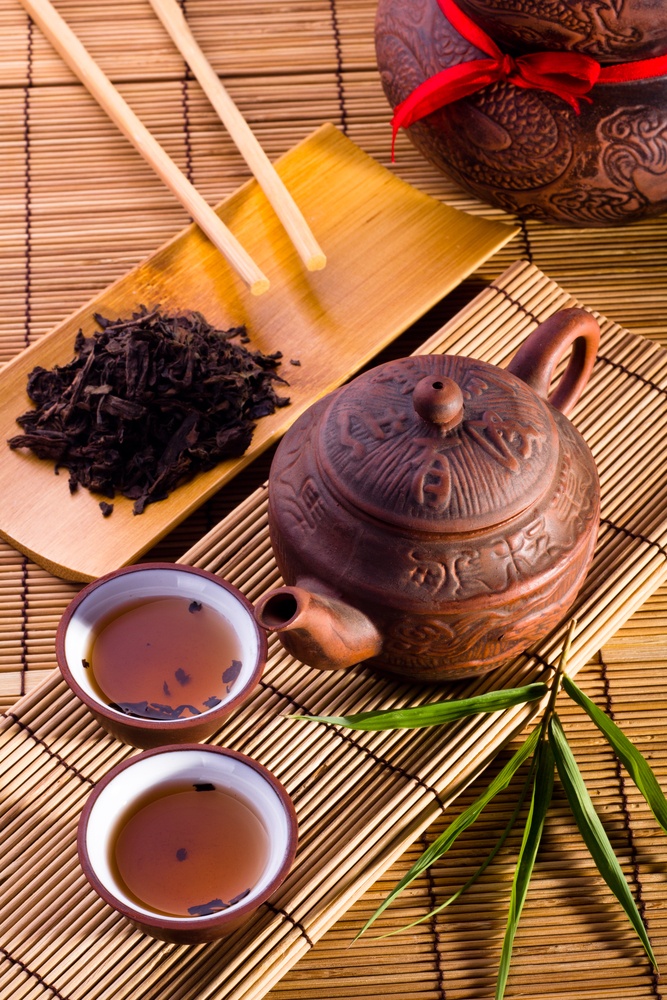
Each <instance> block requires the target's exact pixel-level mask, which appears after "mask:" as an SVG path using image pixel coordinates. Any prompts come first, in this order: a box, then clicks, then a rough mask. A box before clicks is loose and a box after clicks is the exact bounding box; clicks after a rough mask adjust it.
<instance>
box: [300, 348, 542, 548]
mask: <svg viewBox="0 0 667 1000" xmlns="http://www.w3.org/2000/svg"><path fill="white" fill-rule="evenodd" d="M558 449H559V445H558V431H557V428H556V425H555V422H554V420H553V418H552V416H551V413H550V407H549V405H548V404H547V403H546V402H545V401H544V400H543V399H541V398H540V397H539V396H538V395H537V394H536V393H535V392H534V391H533V390H532V389H530V388H529V387H528V386H527V385H526V384H525V382H523V381H522V380H521V379H520V378H518V377H517V376H515V375H512V374H511V373H510V372H508V371H506V370H503V369H501V368H497V367H495V366H494V365H491V364H487V363H486V362H484V361H477V360H474V359H471V358H465V357H458V356H455V355H438V354H431V355H413V356H411V357H409V358H403V359H400V360H398V361H390V362H387V363H386V364H383V365H379V366H377V367H376V368H374V369H372V370H370V371H368V372H366V373H364V374H363V375H360V376H358V377H357V378H356V379H354V380H353V381H352V382H350V383H349V384H348V385H347V386H344V387H343V388H342V389H340V390H339V391H338V392H336V393H335V394H334V395H333V398H332V401H331V403H330V404H329V406H328V408H327V410H326V411H325V413H324V414H323V419H322V423H321V425H320V431H319V448H318V462H319V465H320V469H321V472H322V474H323V475H324V476H325V478H326V479H327V480H328V482H329V485H330V487H331V488H332V489H333V491H334V493H335V494H338V497H339V499H340V500H341V501H342V502H343V503H345V504H347V505H351V506H353V507H354V508H356V509H357V510H358V511H361V512H362V513H365V514H367V515H370V516H372V517H374V518H377V519H379V520H381V521H384V522H386V523H389V524H393V525H396V526H399V527H403V528H405V527H409V528H412V529H417V530H422V531H437V532H442V531H446V532H466V533H467V532H470V531H476V530H480V529H485V528H490V527H492V526H494V525H499V524H501V523H502V522H505V521H508V520H509V519H511V518H514V517H516V516H517V515H519V514H520V513H521V512H522V511H524V510H526V509H527V508H528V507H530V506H532V505H533V504H536V503H537V502H538V501H539V500H540V498H541V497H542V496H543V495H544V494H545V493H546V491H547V490H548V489H549V486H550V484H551V482H552V480H553V477H554V474H555V470H556V468H557V460H558Z"/></svg>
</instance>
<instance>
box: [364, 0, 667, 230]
mask: <svg viewBox="0 0 667 1000" xmlns="http://www.w3.org/2000/svg"><path fill="white" fill-rule="evenodd" d="M375 37H376V51H377V60H378V67H379V70H380V74H381V79H382V84H383V87H384V90H385V93H386V95H387V98H388V100H389V102H390V104H391V105H392V107H393V108H394V118H393V127H394V131H395V132H396V131H397V130H398V128H400V127H404V128H406V129H407V131H408V134H409V137H410V139H411V141H412V142H413V143H414V145H415V146H416V147H417V149H419V150H420V152H421V153H423V155H424V156H425V157H426V158H427V159H429V160H430V161H431V162H432V163H434V164H435V165H436V166H437V167H438V168H439V169H441V170H442V171H443V172H445V173H446V174H448V175H449V176H451V177H452V178H453V179H454V180H456V181H457V182H458V183H459V184H460V185H461V186H462V187H463V188H465V189H467V190H468V191H470V192H472V193H473V194H474V195H475V196H477V197H478V198H481V199H482V200H484V201H487V202H490V203H492V204H494V205H497V206H499V207H500V208H502V209H504V210H506V211H510V212H516V213H518V214H520V215H523V216H525V217H532V218H536V219H539V220H541V221H544V222H552V223H554V222H555V223H557V224H560V225H565V226H609V225H619V224H623V223H627V222H632V221H635V220H637V219H640V218H643V217H647V216H651V215H656V214H658V213H660V212H663V211H665V209H666V208H667V0H576V2H573V0H379V5H378V11H377V19H376V36H375Z"/></svg>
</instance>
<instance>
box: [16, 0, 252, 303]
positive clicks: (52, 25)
mask: <svg viewBox="0 0 667 1000" xmlns="http://www.w3.org/2000/svg"><path fill="white" fill-rule="evenodd" d="M20 2H21V3H22V4H23V7H24V8H25V10H26V11H27V12H28V14H29V15H30V17H31V18H32V20H33V21H34V22H35V24H37V25H38V27H39V28H40V30H41V31H42V32H43V34H44V35H45V36H46V38H47V39H48V40H49V42H50V43H51V45H52V46H53V47H54V49H55V50H56V52H58V54H59V55H60V56H61V57H62V59H63V60H64V61H65V62H66V63H67V65H68V66H69V68H70V69H71V70H72V72H73V73H75V74H76V76H78V78H79V79H80V80H81V82H82V83H83V84H84V86H85V87H86V88H87V90H88V91H89V92H90V93H91V94H92V96H93V97H94V98H95V100H96V101H97V102H98V104H99V105H100V107H101V108H102V109H103V110H104V111H105V112H106V113H107V114H108V115H109V117H110V118H111V120H112V121H113V122H114V123H115V124H116V125H117V126H118V128H119V129H120V130H121V132H122V133H123V135H124V136H125V137H126V138H127V139H129V140H130V142H131V143H132V144H133V146H134V147H135V148H136V149H137V150H138V152H139V153H141V155H142V156H143V158H144V159H145V160H146V161H147V162H148V163H149V164H150V165H151V167H152V168H153V169H154V170H155V172H156V174H157V175H158V176H159V177H160V178H161V179H162V180H163V181H164V183H165V184H166V185H167V187H168V188H169V189H170V190H171V191H172V192H173V194H175V195H176V197H177V198H178V200H179V201H180V202H181V204H182V205H183V207H184V208H185V209H186V211H187V212H188V214H189V215H190V217H191V218H192V219H194V221H195V222H196V223H197V225H198V226H199V227H200V229H202V230H203V232H204V233H206V235H207V236H208V238H209V239H210V240H211V242H212V243H213V244H214V245H215V246H216V247H217V248H218V249H219V250H220V251H221V253H222V254H224V256H225V257H226V258H227V260H228V261H229V263H230V264H231V265H232V267H233V268H234V269H235V270H236V271H237V272H238V274H239V275H240V276H241V278H243V280H244V281H245V282H246V284H247V285H248V286H249V287H250V291H251V292H252V293H253V295H261V294H262V292H265V291H266V290H267V288H268V287H269V280H268V278H267V277H266V275H265V274H263V272H262V271H261V270H260V268H259V267H258V266H257V264H256V263H255V262H254V260H253V259H252V257H251V256H250V255H249V254H248V252H247V251H246V250H244V248H243V247H242V246H241V244H240V243H239V242H238V240H237V239H236V237H235V236H234V235H233V234H232V233H231V232H230V231H229V229H228V228H227V227H226V226H225V224H224V223H223V222H222V220H221V219H220V218H219V217H218V216H217V215H216V213H215V212H214V211H213V209H212V208H211V206H210V205H209V204H208V203H207V202H206V201H205V200H204V199H203V198H202V196H201V195H200V193H199V192H198V191H197V189H196V188H195V187H194V185H192V184H191V183H190V181H189V180H188V179H187V177H186V176H185V175H184V174H183V173H182V172H181V170H180V169H179V167H178V166H177V165H176V163H175V162H174V161H173V160H172V159H171V157H170V156H169V154H168V153H166V152H165V150H164V149H163V148H162V146H160V144H159V143H158V141H157V140H156V139H155V138H154V137H153V135H152V134H151V133H150V132H149V131H148V129H147V128H146V126H145V125H144V124H143V123H142V122H141V121H140V119H139V118H138V117H137V115H136V114H135V113H134V111H133V110H132V109H131V108H130V106H129V104H127V102H126V101H125V99H124V98H123V97H122V96H121V95H120V93H119V92H118V91H117V90H116V88H115V87H114V85H113V84H112V82H111V80H109V78H108V77H107V76H106V75H105V74H104V73H103V72H102V70H101V69H100V67H99V66H98V65H97V63H96V62H95V60H94V59H93V58H92V56H91V55H90V54H89V53H88V51H87V49H85V48H84V46H83V45H82V44H81V42H80V41H79V39H78V38H77V36H76V35H75V34H74V32H73V31H72V29H71V28H70V27H69V26H68V25H67V23H66V22H65V21H64V20H63V18H62V17H61V16H60V14H59V13H58V12H57V11H56V9H55V8H54V7H53V5H52V4H51V3H50V0H20Z"/></svg>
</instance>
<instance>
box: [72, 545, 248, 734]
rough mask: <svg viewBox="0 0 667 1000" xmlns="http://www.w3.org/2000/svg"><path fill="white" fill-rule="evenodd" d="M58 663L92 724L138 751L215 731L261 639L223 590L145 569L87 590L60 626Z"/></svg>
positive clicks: (244, 681)
mask: <svg viewBox="0 0 667 1000" xmlns="http://www.w3.org/2000/svg"><path fill="white" fill-rule="evenodd" d="M56 656H57V661H58V665H59V667H60V670H61V673H62V675H63V677H64V678H65V681H66V682H67V684H68V685H69V686H70V688H71V689H72V691H74V693H75V694H76V695H77V696H78V697H79V698H80V699H81V701H83V702H84V704H85V705H86V706H87V707H88V708H89V709H90V711H91V712H92V713H93V715H94V716H95V718H96V719H97V720H98V722H100V724H101V725H102V726H103V727H104V728H105V729H106V730H107V731H108V732H110V733H112V734H113V735H114V736H116V737H118V739H120V740H123V742H125V743H130V744H132V745H133V746H136V747H139V748H142V749H145V748H147V747H153V746H161V745H164V744H173V743H184V742H185V743H192V742H195V741H198V740H203V739H206V738H207V737H208V736H211V735H212V734H213V733H214V732H216V731H217V730H218V729H219V728H220V727H221V725H222V723H223V721H224V719H225V718H226V716H227V715H229V713H230V712H231V711H232V710H233V709H235V708H236V707H238V705H239V704H240V703H241V702H242V701H244V700H245V698H246V697H247V696H248V695H249V693H250V692H251V691H252V690H253V688H254V687H255V685H256V684H257V682H258V680H259V678H260V675H261V672H262V670H263V668H264V664H265V662H266V638H265V636H264V635H263V634H262V632H261V630H260V629H259V628H258V627H257V625H256V624H255V621H254V617H253V612H252V607H251V605H250V602H249V601H248V600H247V599H246V598H245V597H244V596H243V594H242V593H241V592H240V591H239V590H237V589H236V587H233V586H232V585H231V584H230V583H227V582H226V581H225V580H222V579H220V577H217V576H215V575H214V574H212V573H208V572H205V571H204V570H200V569H194V568H192V567H189V566H177V565H174V564H173V563H143V564H139V565H136V566H127V567H124V568H123V569H119V570H116V571H115V572H113V573H109V574H108V575H107V576H103V577H100V579H98V580H95V581H94V582H92V583H90V584H88V586H86V587H84V589H83V590H82V591H81V592H80V593H79V594H78V595H77V596H76V597H75V598H74V600H73V601H72V602H71V604H70V605H69V607H68V608H67V609H66V611H65V614H64V615H63V617H62V619H61V620H60V623H59V625H58V630H57V633H56Z"/></svg>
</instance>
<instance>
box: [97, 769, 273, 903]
mask: <svg viewBox="0 0 667 1000" xmlns="http://www.w3.org/2000/svg"><path fill="white" fill-rule="evenodd" d="M268 855H269V839H268V834H267V832H266V830H265V828H264V826H263V824H262V823H261V821H260V819H259V818H258V817H257V816H256V815H255V813H254V812H253V810H252V808H251V807H250V806H249V805H247V804H246V803H245V802H244V801H243V800H242V799H238V798H236V797H235V796H233V795H231V794H230V793H229V792H227V791H223V790H221V789H217V788H215V787H214V786H213V785H210V784H201V785H192V784H188V785H176V786H168V787H166V788H165V789H163V790H162V792H158V793H157V794H155V793H153V794H152V795H149V796H146V797H145V798H144V799H142V800H140V802H139V803H138V805H137V806H136V807H135V808H134V809H133V810H132V812H131V813H130V814H129V817H127V818H126V819H125V820H124V821H123V822H122V824H121V827H120V830H119V833H118V835H117V837H116V840H115V843H114V847H113V858H112V866H113V867H114V868H115V869H116V875H117V877H118V878H119V880H120V882H121V883H122V884H123V885H124V886H125V888H126V890H127V892H128V895H129V896H130V897H132V898H133V899H134V900H136V902H138V903H140V904H141V905H142V906H143V907H145V908H147V909H150V910H154V911H156V912H158V913H163V914H167V915H169V916H178V917H197V916H205V915H206V914H209V913H218V912H221V911H223V910H225V909H227V908H228V907H229V906H230V905H231V904H233V903H234V902H240V900H241V899H243V898H244V897H245V896H247V894H248V892H249V891H250V890H251V889H252V888H253V886H254V885H255V884H256V882H257V880H258V879H259V877H260V875H261V874H262V872H263V870H264V868H265V866H266V862H267V859H268Z"/></svg>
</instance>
